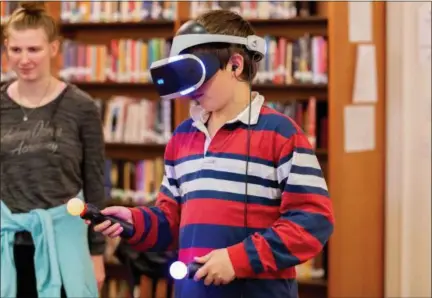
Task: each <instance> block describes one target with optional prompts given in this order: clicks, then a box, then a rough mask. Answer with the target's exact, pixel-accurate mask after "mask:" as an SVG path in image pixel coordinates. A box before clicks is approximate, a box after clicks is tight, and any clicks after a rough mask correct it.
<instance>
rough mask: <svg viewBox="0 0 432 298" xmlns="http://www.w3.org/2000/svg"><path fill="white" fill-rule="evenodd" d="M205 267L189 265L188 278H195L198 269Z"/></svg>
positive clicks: (195, 264) (195, 263)
mask: <svg viewBox="0 0 432 298" xmlns="http://www.w3.org/2000/svg"><path fill="white" fill-rule="evenodd" d="M202 266H203V264H200V263H197V262H192V263H189V265H188V275H187V278H194V276H195V274H196V273H197V271H198V269H200V268H201V267H202Z"/></svg>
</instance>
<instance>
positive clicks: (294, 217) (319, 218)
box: [282, 210, 333, 246]
mask: <svg viewBox="0 0 432 298" xmlns="http://www.w3.org/2000/svg"><path fill="white" fill-rule="evenodd" d="M282 218H284V219H287V220H289V221H292V222H294V223H296V224H298V225H299V226H301V227H303V228H304V229H305V230H306V231H307V232H308V233H309V234H311V235H312V236H314V237H315V238H316V239H317V240H318V241H319V242H321V244H322V245H323V246H324V245H325V244H326V243H327V241H328V238H329V237H330V235H331V233H332V232H333V225H332V224H331V223H330V222H329V221H328V220H327V218H326V217H325V216H323V215H321V214H318V213H310V212H305V211H301V210H290V211H287V212H285V213H284V214H283V215H282Z"/></svg>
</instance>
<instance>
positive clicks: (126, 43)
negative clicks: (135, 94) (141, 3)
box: [60, 38, 171, 83]
mask: <svg viewBox="0 0 432 298" xmlns="http://www.w3.org/2000/svg"><path fill="white" fill-rule="evenodd" d="M170 47H171V44H170V42H169V41H168V40H165V39H162V38H152V39H149V40H147V41H144V40H135V39H119V40H111V41H110V43H109V45H92V44H84V43H80V42H76V41H73V40H65V41H64V43H63V46H62V53H63V55H62V58H63V63H62V69H61V70H60V76H61V77H62V78H64V79H65V80H71V81H86V82H105V81H113V82H135V83H136V82H139V83H147V82H150V80H151V77H150V76H149V71H148V70H149V68H150V65H151V63H152V62H153V61H155V60H159V59H162V58H164V57H167V56H168V55H169V50H170Z"/></svg>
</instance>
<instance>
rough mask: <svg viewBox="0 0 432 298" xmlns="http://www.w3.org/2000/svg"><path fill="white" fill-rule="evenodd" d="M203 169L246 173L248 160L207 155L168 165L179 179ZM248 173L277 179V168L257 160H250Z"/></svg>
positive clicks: (169, 169) (168, 169)
mask: <svg viewBox="0 0 432 298" xmlns="http://www.w3.org/2000/svg"><path fill="white" fill-rule="evenodd" d="M203 169H207V170H215V169H216V170H219V171H224V172H229V173H235V174H241V175H244V174H245V173H246V161H243V160H238V159H231V158H220V157H206V158H200V159H194V160H189V161H185V162H183V163H181V164H178V165H176V166H174V167H172V166H167V171H168V172H170V173H174V175H173V176H174V177H176V178H177V179H180V178H181V177H183V176H184V175H187V174H190V173H195V172H197V171H200V170H203ZM248 173H249V175H253V176H257V177H260V178H263V179H269V180H273V181H276V179H277V177H276V170H275V168H273V167H272V166H268V165H264V164H259V163H256V162H251V161H249V168H248Z"/></svg>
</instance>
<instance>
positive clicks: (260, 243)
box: [252, 228, 278, 272]
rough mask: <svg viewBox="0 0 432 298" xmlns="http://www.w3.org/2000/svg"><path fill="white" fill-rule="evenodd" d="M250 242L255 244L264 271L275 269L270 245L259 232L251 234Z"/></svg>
mask: <svg viewBox="0 0 432 298" xmlns="http://www.w3.org/2000/svg"><path fill="white" fill-rule="evenodd" d="M271 229H272V228H271ZM252 242H253V244H254V245H255V249H256V251H257V253H258V256H259V259H260V261H261V264H262V266H263V268H264V272H267V271H277V270H278V268H277V265H276V261H275V259H274V257H273V253H272V248H271V247H270V245H269V243H268V242H267V241H266V240H265V239H264V237H263V236H262V235H259V234H254V235H253V236H252Z"/></svg>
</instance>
